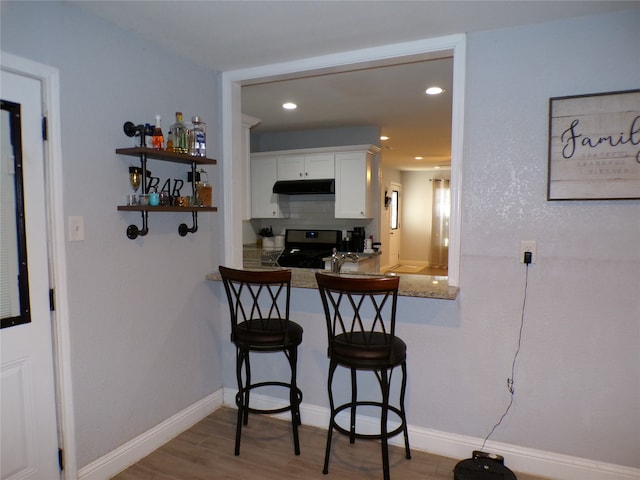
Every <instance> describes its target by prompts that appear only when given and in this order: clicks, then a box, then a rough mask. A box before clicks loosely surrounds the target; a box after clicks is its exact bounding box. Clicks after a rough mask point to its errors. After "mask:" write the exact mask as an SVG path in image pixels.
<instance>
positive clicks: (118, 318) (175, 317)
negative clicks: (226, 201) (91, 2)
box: [1, 2, 223, 467]
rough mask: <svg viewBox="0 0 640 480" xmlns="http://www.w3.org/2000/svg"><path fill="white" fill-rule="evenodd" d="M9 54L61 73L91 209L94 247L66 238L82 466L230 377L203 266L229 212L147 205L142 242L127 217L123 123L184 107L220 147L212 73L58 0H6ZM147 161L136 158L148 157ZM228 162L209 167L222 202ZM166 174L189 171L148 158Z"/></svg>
mask: <svg viewBox="0 0 640 480" xmlns="http://www.w3.org/2000/svg"><path fill="white" fill-rule="evenodd" d="M1 40H2V49H3V50H5V51H8V52H10V53H13V54H15V55H19V56H22V57H25V58H28V59H31V60H34V61H37V62H41V63H44V64H48V65H51V66H53V67H56V68H58V69H59V71H60V94H61V98H60V100H61V116H62V118H61V119H62V125H61V127H62V156H63V167H62V168H63V175H64V215H65V218H66V217H67V216H69V215H80V216H83V217H84V222H85V232H86V233H85V235H86V240H85V241H84V242H73V243H67V244H66V257H67V265H66V268H67V274H68V281H69V282H68V287H69V291H68V292H66V293H67V295H68V298H69V313H70V318H69V322H70V330H71V342H72V343H71V355H72V358H71V360H72V365H71V367H72V375H73V389H74V392H73V396H74V406H75V412H74V414H75V425H76V432H75V435H76V445H77V447H78V452H77V454H78V458H77V459H78V466H79V467H82V466H84V465H87V464H88V463H90V462H91V461H93V460H95V459H97V458H99V457H101V456H102V455H105V454H106V453H108V452H110V451H112V450H113V449H115V448H116V447H118V446H120V445H122V444H123V443H125V442H126V441H128V440H130V439H132V438H134V437H136V436H137V435H140V434H141V433H143V432H145V431H147V430H148V429H150V428H152V427H154V426H155V425H157V424H159V423H160V422H162V421H163V420H165V419H167V418H168V417H170V416H171V415H173V414H175V413H177V412H179V411H181V410H183V409H184V408H186V407H187V406H189V405H191V404H193V403H194V402H196V401H198V400H200V399H202V398H204V397H205V396H207V395H208V394H211V393H212V392H214V391H216V390H217V389H219V388H220V387H221V386H222V375H221V359H220V352H219V349H217V348H216V343H217V342H218V341H219V338H220V335H219V333H218V332H217V329H218V327H219V322H218V321H216V320H217V319H216V314H215V313H214V312H217V311H216V310H212V309H214V308H216V307H215V302H216V297H215V296H214V295H213V294H212V286H211V284H210V282H207V281H206V280H205V275H206V274H207V273H210V272H211V271H212V270H213V269H214V268H215V267H216V266H217V265H218V264H219V263H220V262H221V259H222V252H221V249H219V248H217V246H218V245H220V243H221V242H222V238H223V236H222V233H223V232H222V219H221V216H222V215H221V214H220V213H211V214H203V215H200V218H199V231H198V232H197V233H196V234H195V235H192V234H189V235H188V236H187V237H184V238H182V237H179V236H178V233H177V228H178V225H179V224H180V223H181V222H186V223H187V224H190V223H191V215H190V214H179V213H171V214H155V215H154V214H150V216H149V225H150V233H149V234H148V235H147V236H146V237H144V238H140V239H138V240H135V241H132V240H129V239H127V237H126V236H125V229H126V227H127V226H128V225H129V224H130V223H135V224H137V225H140V223H141V219H140V214H138V213H121V212H118V211H116V205H122V204H123V203H124V199H125V195H126V194H127V192H129V191H130V187H129V181H128V166H129V165H130V164H135V162H136V160H135V159H134V158H131V157H119V156H117V155H116V154H115V148H117V147H128V146H133V141H132V140H131V139H130V138H128V137H126V136H125V135H124V134H123V132H122V125H123V123H124V122H125V121H126V120H131V121H134V122H136V123H140V122H151V121H153V118H154V115H155V114H161V115H162V118H163V126H164V127H165V132H166V128H167V127H168V126H169V125H170V124H171V123H173V121H172V118H174V113H175V111H176V110H180V111H182V112H183V113H184V114H185V117H189V118H190V117H191V116H192V115H196V114H197V115H200V116H202V117H203V118H204V119H205V120H206V121H207V122H208V127H209V132H210V133H209V136H208V144H209V145H208V147H209V152H210V156H213V157H214V158H216V156H217V155H219V146H218V142H217V141H216V132H217V131H218V130H219V119H218V117H217V116H218V113H217V105H218V93H217V91H216V89H217V83H218V80H217V77H216V73H215V72H211V71H207V70H205V69H202V68H198V67H196V66H194V65H193V64H191V63H189V62H187V61H184V60H182V59H180V58H177V57H175V56H174V55H173V54H171V53H169V52H166V51H162V50H159V49H158V48H156V47H155V46H154V45H153V44H150V43H148V42H145V41H144V40H141V39H140V38H138V37H136V36H133V35H131V34H130V33H128V32H125V31H121V30H118V29H116V28H114V27H112V26H110V25H108V24H106V23H103V22H102V21H100V20H97V19H96V18H95V17H93V16H91V15H87V14H85V13H84V12H83V11H82V10H80V9H77V8H75V7H72V6H69V5H65V4H64V3H59V2H2V39H1ZM138 163H139V162H138ZM220 168H221V166H220V165H218V166H213V167H207V169H208V171H209V174H210V175H209V177H210V179H211V180H212V181H213V184H214V189H215V190H214V203H215V204H216V205H220V202H221V199H222V195H221V185H220V181H219V179H220V178H221V176H222V175H221V172H220V170H219V169H220ZM149 169H150V170H151V171H152V173H153V174H154V175H158V176H160V177H161V178H163V179H166V178H168V177H171V178H184V177H185V172H186V169H187V167H185V166H175V165H174V164H171V163H166V162H150V163H149Z"/></svg>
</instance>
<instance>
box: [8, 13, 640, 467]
mask: <svg viewBox="0 0 640 480" xmlns="http://www.w3.org/2000/svg"><path fill="white" fill-rule="evenodd" d="M2 8H3V10H2V48H3V49H5V50H7V51H9V52H11V53H14V54H17V55H21V56H24V57H27V58H31V59H33V60H36V61H39V62H43V63H47V64H50V65H52V66H55V67H58V68H59V69H60V73H61V75H60V81H61V90H62V92H61V94H62V98H61V100H62V120H63V131H62V133H63V138H62V140H63V155H64V166H63V168H64V175H65V215H83V216H84V217H85V227H86V235H87V239H86V240H85V241H84V242H80V243H73V244H68V245H67V261H68V265H67V270H68V273H69V279H70V282H69V292H68V294H69V298H70V302H71V306H70V308H71V317H72V318H71V319H70V321H71V329H72V332H71V334H72V353H73V358H72V360H73V366H72V370H73V376H74V378H73V380H74V390H75V391H74V397H75V403H76V425H77V432H76V436H77V438H76V441H77V445H78V448H79V451H78V460H79V465H80V466H82V465H86V464H87V463H89V462H91V461H92V460H94V459H96V458H98V457H99V456H101V455H104V454H105V453H107V452H109V451H111V450H113V449H114V448H116V447H117V446H119V445H121V444H122V443H124V442H125V441H126V440H128V439H130V438H133V437H134V436H135V435H137V434H140V433H142V432H144V431H145V430H147V429H149V428H151V427H153V426H154V425H156V424H158V423H160V422H161V421H162V420H164V419H166V418H168V417H169V416H170V415H172V414H173V413H176V412H177V411H179V410H180V409H182V408H185V407H186V406H187V405H189V404H191V403H193V402H195V401H197V400H198V399H200V398H203V397H204V396H206V395H207V394H208V393H211V392H212V391H214V390H215V389H217V388H219V387H220V386H221V385H222V384H224V385H225V386H228V387H232V388H233V386H234V385H235V379H234V378H233V373H232V372H233V349H232V348H231V347H230V345H229V342H228V336H227V334H228V325H227V324H226V322H225V321H223V322H219V318H218V317H221V318H222V317H224V318H226V311H225V308H226V306H224V305H222V304H221V302H222V300H223V299H222V295H223V293H222V289H221V286H220V284H218V283H211V284H209V285H207V284H206V282H204V281H203V278H204V275H205V274H206V273H208V272H210V271H212V270H214V269H215V267H216V266H217V265H218V263H220V262H221V261H222V256H221V252H220V251H219V250H220V249H219V248H218V246H219V245H220V244H221V242H222V238H223V235H222V234H223V231H222V228H221V224H220V222H221V215H220V214H212V215H211V216H209V217H206V218H203V219H202V223H201V231H199V232H198V233H197V234H196V235H193V236H189V237H187V238H178V237H177V234H176V230H175V229H176V226H177V223H179V222H181V221H183V218H181V217H180V218H177V217H178V215H175V216H174V215H173V214H172V215H167V216H158V215H156V216H152V217H151V233H150V235H149V236H148V237H147V238H145V239H143V240H137V241H135V242H132V241H130V240H128V239H126V238H125V236H124V229H125V228H126V226H127V225H128V224H129V223H130V222H132V221H138V220H139V219H138V218H137V215H133V214H120V213H118V212H116V210H115V205H116V204H119V203H122V198H123V197H124V195H125V193H126V192H127V183H126V182H127V180H126V169H127V166H128V164H129V160H127V159H122V158H118V157H117V156H116V155H115V154H114V152H113V149H114V148H115V147H116V146H122V145H123V144H126V141H127V139H126V138H125V137H124V136H123V135H122V133H121V125H122V122H123V121H125V120H128V119H131V120H135V121H143V120H145V119H151V118H153V115H154V114H155V113H161V114H163V116H164V117H168V116H170V115H171V114H172V113H173V112H174V111H175V110H176V109H182V111H183V112H185V113H186V112H190V113H191V112H193V113H195V112H196V111H197V112H198V113H199V114H201V115H202V116H203V117H204V118H205V119H207V121H208V123H209V126H210V132H215V131H216V130H217V128H218V127H219V125H218V124H217V117H216V109H217V103H218V95H217V93H216V91H215V88H216V85H217V83H216V82H217V80H216V76H215V75H214V73H212V72H207V71H205V70H201V69H198V68H197V67H194V66H193V65H190V64H188V63H187V62H183V61H181V60H179V59H176V58H172V57H171V55H170V54H169V53H167V52H161V51H158V50H156V49H155V48H154V46H153V45H150V44H147V43H145V42H144V41H141V40H140V39H135V40H136V42H137V43H136V45H137V48H136V50H135V51H127V49H126V48H125V47H126V46H127V45H128V42H127V40H134V38H133V37H131V36H130V35H129V34H127V33H126V32H123V31H120V30H116V29H114V28H113V27H109V26H107V25H105V24H103V23H101V22H99V21H97V20H94V19H92V18H91V17H88V16H85V15H83V14H82V13H80V12H79V11H77V10H75V9H73V8H70V7H67V6H65V5H64V4H62V5H61V4H51V3H41V4H33V3H27V2H24V3H23V2H15V3H13V2H11V3H9V4H8V5H7V2H3V4H2ZM638 24H640V14H638V11H635V12H634V13H632V14H630V13H623V14H616V15H610V16H598V17H587V18H581V19H574V20H568V21H561V22H555V23H549V24H544V25H537V26H531V27H523V28H517V29H508V30H500V31H492V32H484V33H476V34H471V35H469V37H468V52H467V53H468V58H467V68H468V70H467V75H468V76H467V91H466V99H467V103H466V109H465V116H466V131H465V152H464V153H465V155H464V178H463V179H462V181H463V197H462V212H463V217H462V218H463V223H462V258H461V272H460V283H461V293H460V295H459V298H458V299H457V300H456V301H444V300H425V299H411V298H403V299H402V301H401V302H400V305H399V311H398V315H399V331H398V333H399V334H400V335H401V336H402V337H403V338H405V340H407V342H408V347H409V375H410V377H409V382H410V384H409V388H408V399H407V406H408V415H409V421H410V423H411V424H412V425H415V426H417V427H421V428H426V429H434V430H439V431H442V432H448V433H451V434H461V435H469V436H473V437H477V438H480V439H481V438H483V437H484V436H485V435H486V434H487V433H488V432H489V430H490V429H491V427H492V426H493V424H494V423H495V422H496V421H497V419H498V418H499V415H500V414H501V413H502V411H503V410H504V408H505V406H506V404H507V402H508V393H507V391H506V389H505V379H506V378H507V377H508V376H509V375H510V368H511V361H512V358H513V354H514V351H515V346H516V340H517V333H518V326H519V321H520V316H521V307H522V294H523V288H524V280H525V267H523V266H522V265H521V264H520V263H518V261H517V257H518V250H519V242H520V240H521V239H526V240H530V239H534V240H537V241H538V261H537V263H536V264H534V265H532V266H531V267H530V268H529V279H528V281H529V285H528V296H527V311H526V316H525V327H524V339H523V344H522V350H521V352H520V356H519V358H518V363H517V373H516V376H517V378H516V386H515V388H516V396H515V402H514V406H513V407H512V409H511V412H510V414H509V416H508V417H507V418H506V419H505V420H504V422H503V424H502V425H501V426H500V427H499V428H498V429H497V431H496V433H495V434H494V436H493V437H492V440H496V441H501V442H506V443H509V444H513V445H519V446H523V447H529V448H535V449H541V450H546V451H550V452H554V453H558V454H567V455H575V456H578V457H584V458H589V459H593V460H597V461H603V462H610V463H613V464H620V465H626V466H630V467H636V468H637V467H640V459H639V457H638V455H637V453H638V448H639V445H638V432H639V431H640V423H639V422H640V378H639V376H638V365H640V353H639V352H640V349H639V348H638V347H639V345H640V303H639V301H638V291H639V290H640V276H639V273H638V272H640V244H639V243H638V238H640V204H639V203H638V201H596V202H547V201H546V200H545V192H546V165H547V154H546V148H547V104H548V98H549V97H553V96H561V95H571V94H582V93H593V92H603V91H612V90H622V89H630V88H637V86H638V85H640V64H639V63H638V61H637V58H638V57H637V52H638V47H639V46H640V31H639V30H638V29H637V25H638ZM143 83H144V84H145V85H147V87H146V88H145V89H143V90H140V89H139V88H135V87H137V86H139V85H140V84H143ZM181 87H186V88H181ZM194 91H197V92H201V93H200V94H199V95H194V94H193V92H194ZM181 92H184V93H181ZM190 113H188V114H190ZM87 125H90V126H91V130H90V131H89V132H87ZM210 144H211V138H210ZM125 146H126V145H125ZM210 148H213V154H214V155H217V154H218V148H217V145H215V141H214V143H213V145H212V147H210ZM163 168H165V167H163ZM166 168H172V167H170V166H169V167H166ZM221 168H224V166H223V165H219V166H218V167H215V168H214V169H212V170H214V173H213V175H211V177H212V178H213V179H214V181H215V182H216V183H214V188H215V191H214V202H215V203H217V204H220V201H221V199H222V195H221V191H220V190H221V187H222V186H221V185H220V184H219V182H218V179H219V178H220V176H219V174H217V173H215V169H221ZM154 173H156V172H154ZM97 190H98V191H100V195H96V191H97ZM292 308H293V313H294V315H295V316H296V318H297V319H298V320H299V321H300V322H301V323H302V324H303V326H304V328H305V340H304V342H303V345H302V348H301V352H300V359H299V360H300V373H299V376H300V379H301V387H302V389H303V391H304V394H305V397H304V398H305V402H306V403H307V404H310V405H326V393H325V387H324V380H323V379H325V378H326V358H325V353H326V346H325V334H324V323H323V321H324V320H323V318H322V315H321V305H320V300H319V297H318V295H317V292H315V291H313V290H304V289H296V290H295V291H294V292H293V298H292ZM216 342H220V343H218V346H219V347H221V348H220V349H217V348H216ZM220 352H222V353H220ZM221 357H222V360H221ZM221 362H222V364H221ZM223 373H224V378H223V380H221V378H222V377H223Z"/></svg>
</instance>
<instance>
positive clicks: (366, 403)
mask: <svg viewBox="0 0 640 480" xmlns="http://www.w3.org/2000/svg"><path fill="white" fill-rule="evenodd" d="M355 405H356V407H361V406H370V407H378V408H383V405H382V403H381V402H373V401H361V402H356V403H355ZM352 406H353V403H351V402H349V403H345V404H342V405H339V406H337V407H336V408H335V409H334V411H333V413H332V415H331V425H332V426H333V428H335V429H336V430H337V431H338V432H340V433H342V434H344V435H351V431H350V430H349V429H348V428H344V427H343V426H341V425H339V424H338V422H337V421H336V417H337V415H338V414H339V413H340V412H342V411H344V410H348V409H350V408H351V407H352ZM387 408H388V409H389V411H390V412H393V413H394V414H396V415H397V416H398V419H399V420H400V425H398V426H397V427H396V428H394V429H393V430H389V431H387V434H386V436H387V438H390V437H394V436H396V435H398V434H400V433H403V432H404V422H405V421H404V418H403V417H402V412H401V411H400V409H399V408H398V407H395V406H393V405H389V406H388V407H387ZM353 436H354V437H355V438H363V439H369V440H380V439H382V433H358V432H354V433H353Z"/></svg>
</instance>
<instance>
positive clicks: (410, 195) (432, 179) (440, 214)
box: [385, 170, 451, 276]
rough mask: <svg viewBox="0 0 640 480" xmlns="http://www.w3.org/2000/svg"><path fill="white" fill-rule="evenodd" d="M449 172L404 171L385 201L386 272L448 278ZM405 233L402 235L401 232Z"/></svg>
mask: <svg viewBox="0 0 640 480" xmlns="http://www.w3.org/2000/svg"><path fill="white" fill-rule="evenodd" d="M448 177H449V172H438V171H437V170H434V171H423V172H421V171H413V172H409V171H406V172H402V184H400V183H396V182H391V184H390V191H389V192H388V194H387V196H386V198H388V200H385V201H386V203H387V204H386V205H385V207H386V209H387V218H388V221H389V225H388V228H389V238H388V245H389V268H387V269H386V270H385V271H386V272H394V273H403V274H416V275H433V276H448V267H449V264H448V257H449V221H450V216H451V191H450V180H449V178H448ZM401 232H402V233H401Z"/></svg>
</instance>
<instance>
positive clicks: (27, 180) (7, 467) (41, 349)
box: [0, 71, 60, 480]
mask: <svg viewBox="0 0 640 480" xmlns="http://www.w3.org/2000/svg"><path fill="white" fill-rule="evenodd" d="M0 85H1V90H0V94H1V96H2V99H3V100H8V101H11V102H15V103H19V104H20V105H21V126H22V160H23V168H24V178H23V183H24V192H25V195H24V203H25V212H26V215H25V223H26V232H27V249H26V250H27V260H28V279H29V298H30V310H31V322H30V323H25V324H21V325H16V326H11V327H6V328H3V329H1V330H0V349H1V350H0V369H1V379H0V382H1V383H0V390H1V391H2V397H1V417H0V422H1V428H0V430H1V431H2V437H1V442H2V443H1V444H2V449H1V450H2V458H1V475H2V480H9V479H11V480H17V479H20V480H25V479H29V480H36V479H38V480H52V479H59V478H60V471H59V467H58V434H57V422H56V404H55V398H56V397H55V384H54V367H53V343H52V325H51V312H50V311H49V273H48V257H47V223H46V222H47V215H46V209H45V178H44V155H43V141H42V127H41V125H42V123H41V122H42V113H41V105H42V101H41V91H40V87H41V85H40V82H39V81H38V80H34V79H31V78H27V77H23V76H20V75H16V74H12V73H8V72H6V71H2V79H1V84H0ZM3 112H4V111H3ZM4 141H5V138H3V143H4ZM2 151H3V152H5V151H6V150H5V148H4V145H3V147H2ZM2 161H3V162H4V161H6V158H3V159H2Z"/></svg>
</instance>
